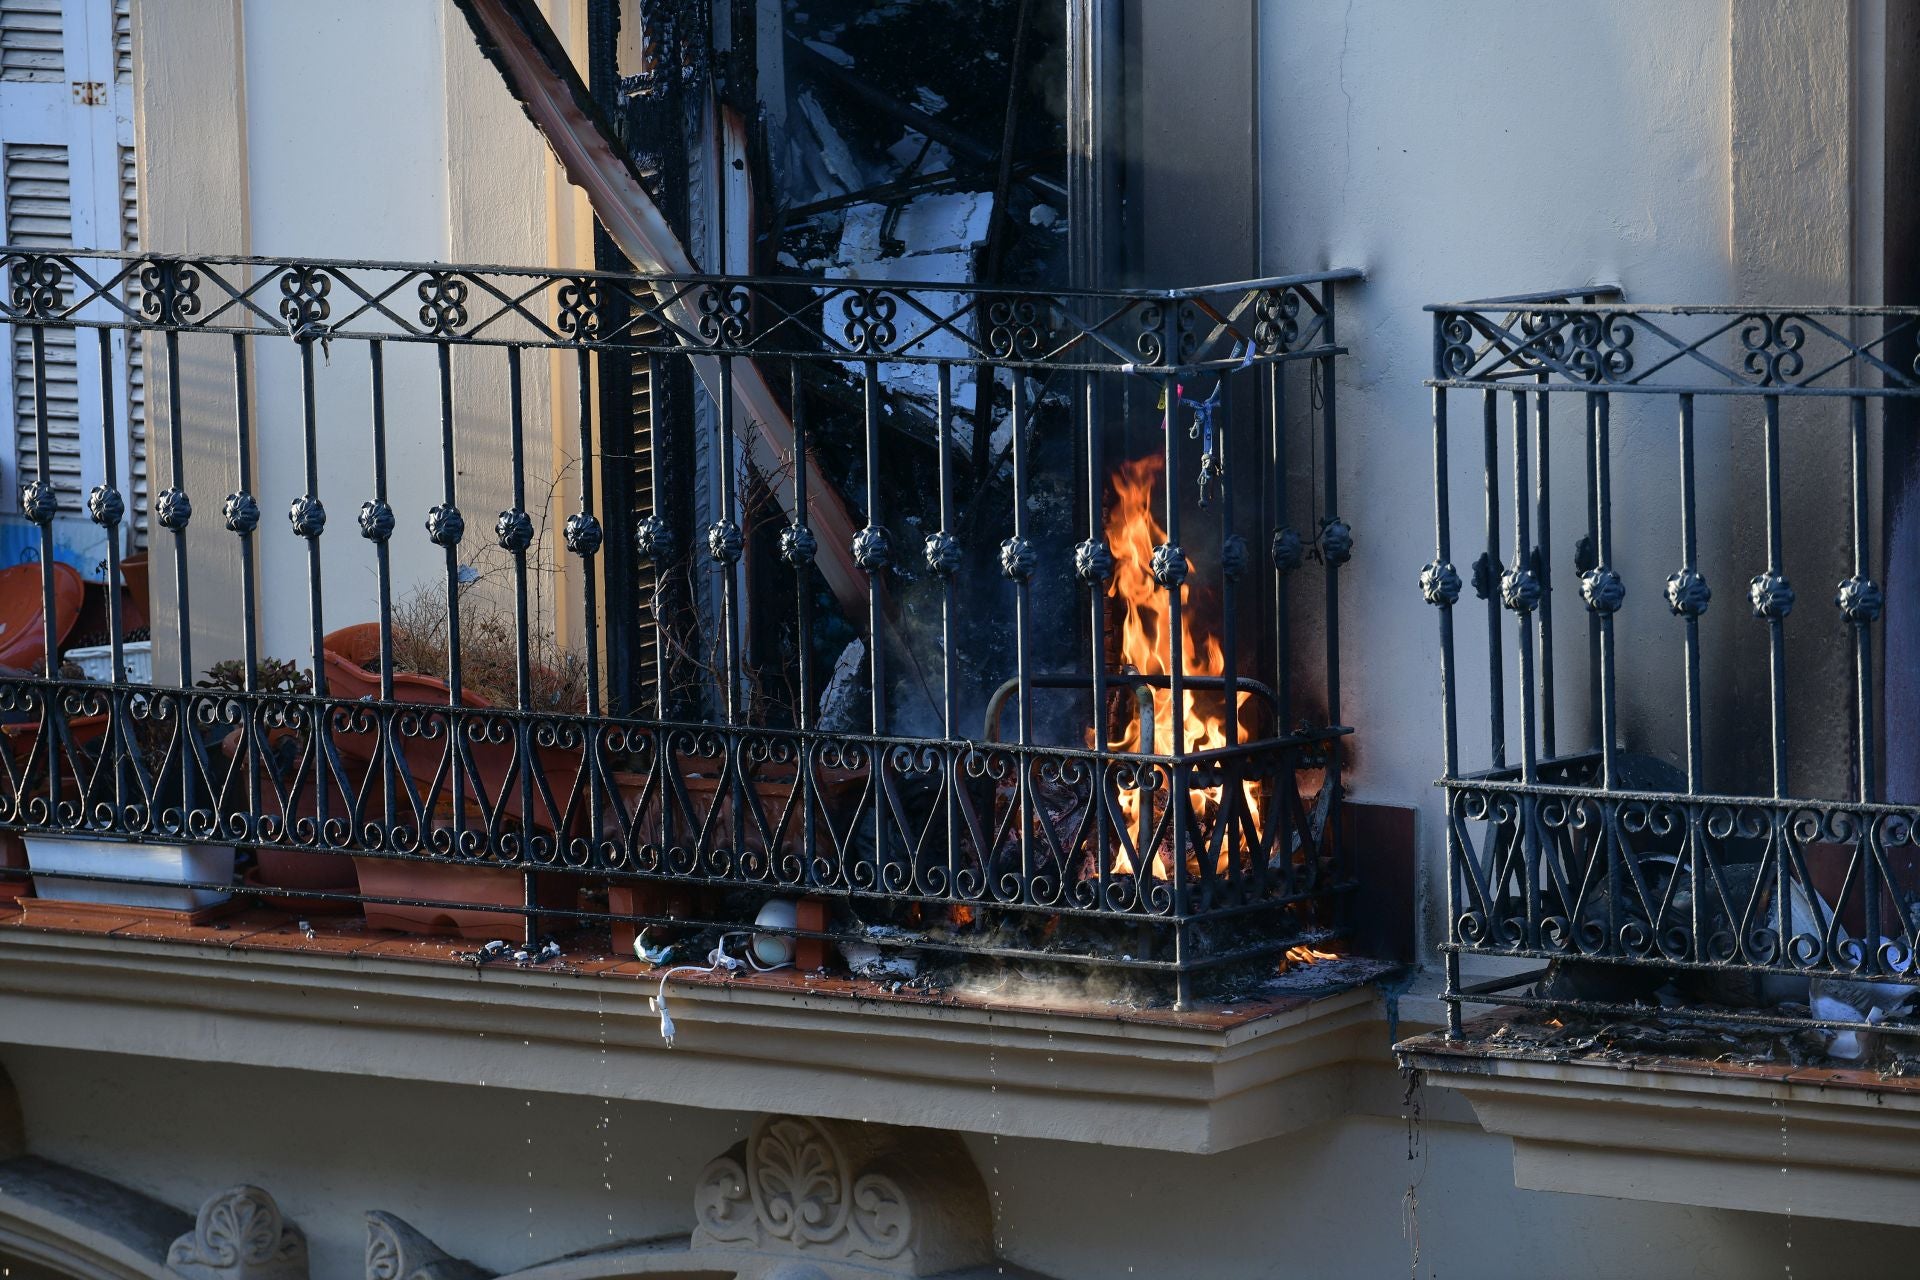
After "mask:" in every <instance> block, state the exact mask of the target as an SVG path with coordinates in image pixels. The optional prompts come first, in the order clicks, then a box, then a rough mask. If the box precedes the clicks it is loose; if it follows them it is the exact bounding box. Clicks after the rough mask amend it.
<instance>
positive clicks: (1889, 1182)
mask: <svg viewBox="0 0 1920 1280" xmlns="http://www.w3.org/2000/svg"><path fill="white" fill-rule="evenodd" d="M1396 1048H1397V1050H1398V1052H1399V1053H1400V1057H1401V1060H1402V1062H1404V1063H1406V1064H1407V1065H1408V1066H1411V1067H1413V1068H1416V1069H1417V1070H1419V1071H1420V1073H1421V1075H1422V1077H1423V1078H1424V1080H1425V1081H1426V1083H1427V1084H1429V1085H1437V1086H1441V1087H1444V1088H1447V1089H1452V1090H1455V1091H1457V1092H1458V1093H1460V1094H1461V1095H1462V1096H1464V1097H1465V1098H1466V1099H1467V1101H1468V1103H1469V1104H1471V1106H1472V1107H1473V1110H1474V1113H1475V1114H1476V1115H1477V1116H1478V1117H1479V1120H1480V1123H1481V1125H1482V1127H1483V1128H1485V1129H1486V1130H1487V1132H1489V1133H1495V1134H1500V1135H1503V1136H1505V1137H1509V1138H1511V1139H1512V1140H1513V1171H1514V1183H1515V1185H1516V1186H1520V1187H1525V1188H1528V1189H1530V1190H1535V1191H1566V1192H1575V1193H1582V1194H1587V1195H1602V1196H1614V1197H1618V1198H1621V1199H1627V1200H1651V1201H1656V1202H1662V1203H1671V1204H1690V1205H1700V1206H1704V1207H1708V1208H1718V1209H1745V1210H1752V1211H1756V1212H1763V1213H1781V1212H1786V1211H1788V1210H1791V1212H1793V1213H1794V1214H1796V1215H1804V1216H1808V1217H1816V1218H1837V1219H1843V1220H1848V1221H1856V1222H1882V1223H1891V1224H1894V1225H1898V1226H1920V1082H1917V1081H1912V1080H1897V1081H1896V1080H1887V1079H1883V1078H1881V1077H1879V1076H1877V1075H1875V1074H1873V1073H1871V1072H1866V1071H1857V1070H1840V1069H1822V1068H1801V1069H1795V1068H1791V1067H1772V1066H1746V1065H1742V1064H1726V1063H1709V1062H1704V1061H1694V1060H1672V1059H1669V1060H1654V1059H1648V1058H1644V1057H1625V1058H1617V1059H1608V1058H1592V1057H1576V1056H1569V1055H1560V1056H1548V1055H1545V1054H1540V1053H1531V1054H1529V1053H1521V1052H1513V1051H1510V1050H1509V1051H1490V1050H1489V1049H1488V1048H1486V1047H1484V1046H1480V1045H1476V1044H1475V1043H1474V1042H1473V1041H1472V1040H1470V1039H1469V1040H1463V1041H1448V1040H1447V1039H1446V1038H1445V1037H1444V1036H1442V1035H1439V1034H1435V1035H1429V1036H1423V1037H1421V1038H1419V1039H1416V1040H1408V1041H1404V1042H1402V1043H1401V1044H1400V1045H1398V1046H1396Z"/></svg>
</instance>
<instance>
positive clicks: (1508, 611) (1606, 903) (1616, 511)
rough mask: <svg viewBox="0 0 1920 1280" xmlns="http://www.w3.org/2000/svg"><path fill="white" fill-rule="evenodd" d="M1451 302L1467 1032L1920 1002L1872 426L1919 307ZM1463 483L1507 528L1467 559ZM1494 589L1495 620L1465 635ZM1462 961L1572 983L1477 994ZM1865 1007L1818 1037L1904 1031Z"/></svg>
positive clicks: (1450, 589)
mask: <svg viewBox="0 0 1920 1280" xmlns="http://www.w3.org/2000/svg"><path fill="white" fill-rule="evenodd" d="M1429 310H1430V311H1431V312H1432V313H1433V320H1434V375H1433V378H1432V380H1431V381H1430V383H1429V385H1430V386H1431V387H1432V388H1433V431H1434V477H1435V499H1436V507H1435V510H1436V526H1435V535H1436V542H1435V553H1434V558H1433V560H1432V561H1431V562H1430V563H1429V564H1427V566H1426V567H1425V569H1424V570H1423V571H1422V573H1421V577H1420V585H1421V590H1422V593H1423V594H1424V595H1425V597H1426V599H1427V600H1428V601H1429V602H1430V603H1432V604H1434V605H1436V606H1438V609H1439V619H1440V653H1441V664H1442V685H1443V688H1444V695H1443V696H1444V704H1443V705H1444V712H1443V714H1444V729H1443V733H1444V742H1443V748H1442V752H1443V754H1442V759H1443V761H1444V777H1443V778H1442V781H1441V785H1442V786H1443V787H1444V788H1445V791H1446V800H1447V869H1448V870H1447V885H1448V901H1447V928H1446V937H1445V942H1444V949H1445V959H1446V976H1447V991H1446V999H1447V1000H1448V1001H1449V1002H1450V1020H1451V1026H1452V1030H1453V1032H1454V1033H1455V1034H1458V1033H1459V1030H1460V1011H1461V1005H1462V1003H1463V1002H1495V1003H1502V1004H1509V1005H1522V1006H1526V1005H1533V1006H1539V1007H1545V1008H1551V1009H1554V1010H1563V1009H1568V1008H1575V1009H1586V1010H1590V1011H1598V1012H1602V1013H1606V1014H1610V1015H1622V1014H1624V1015H1633V1014H1641V1015H1644V1014H1645V1013H1646V1012H1647V1011H1648V1009H1650V1008H1660V1007H1666V1008H1675V1007H1678V1008H1682V1009H1685V1010H1687V1011H1689V1012H1690V1013H1694V1014H1699V1015H1701V1016H1710V1017H1715V1018H1720V1019H1724V1020H1727V1021H1730V1022H1734V1023H1742V1022H1744V1023H1749V1024H1754V1025H1757V1026H1761V1027H1767V1026H1773V1027H1779V1026H1782V1025H1786V1026H1792V1025H1795V1024H1796V1020H1798V1019H1804V1018H1807V1017H1808V1016H1809V1006H1810V1005H1811V1004H1813V1003H1814V1001H1813V999H1812V997H1814V996H1818V994H1819V992H1820V991H1821V990H1823V989H1830V990H1832V991H1834V992H1836V993H1837V994H1838V995H1840V996H1842V997H1851V996H1852V995H1855V994H1858V993H1859V992H1860V991H1861V990H1863V988H1862V987H1861V986H1860V985H1859V984H1858V983H1856V981H1855V980H1859V979H1867V980H1871V981H1873V982H1876V983H1894V984H1909V985H1911V984H1915V983H1920V971H1916V967H1915V964H1914V958H1915V948H1916V943H1917V942H1920V848H1916V847H1915V840H1916V834H1915V833H1916V828H1917V826H1920V810H1916V809H1914V808H1912V807H1910V806H1903V805H1897V804H1887V803H1883V800H1884V796H1883V795H1882V793H1881V785H1882V783H1881V779H1880V777H1879V775H1878V761H1879V759H1880V758H1881V755H1880V753H1881V741H1880V737H1881V733H1882V732H1883V728H1882V726H1881V725H1880V724H1879V723H1878V722H1879V718H1880V713H1881V709H1880V701H1879V694H1878V689H1879V688H1880V685H1879V684H1878V682H1877V680H1876V672H1875V664H1874V657H1873V632H1874V629H1875V624H1876V622H1878V621H1879V620H1880V619H1881V615H1882V613H1883V609H1884V607H1885V605H1886V598H1885V594H1884V593H1883V591H1882V588H1881V587H1880V586H1879V585H1878V584H1877V583H1876V582H1875V580H1874V577H1873V573H1874V564H1873V560H1874V555H1873V552H1874V549H1875V547H1876V545H1878V539H1879V525H1878V524H1877V523H1876V522H1874V521H1873V520H1871V519H1870V510H1871V507H1872V501H1871V500H1872V498H1873V486H1874V484H1875V479H1874V477H1875V475H1876V467H1875V466H1874V464H1873V461H1872V456H1871V453H1872V447H1873V445H1874V442H1875V441H1876V440H1877V439H1878V435H1877V433H1878V432H1879V431H1880V430H1881V429H1882V428H1883V426H1884V427H1885V429H1886V430H1888V431H1889V432H1892V431H1894V430H1896V427H1895V426H1893V425H1887V424H1890V423H1895V422H1897V421H1900V420H1901V419H1900V417H1899V415H1900V413H1901V412H1902V411H1903V410H1902V405H1903V404H1904V403H1906V402H1909V401H1910V400H1911V398H1912V397H1915V396H1920V378H1916V376H1915V372H1914V367H1913V356H1914V337H1915V334H1916V331H1917V330H1920V312H1916V311H1913V310H1896V309H1874V308H1824V309H1808V308H1781V307H1730V306H1728V307H1722V306H1701V307H1659V306H1639V305H1627V304H1625V303H1623V302H1621V301H1619V300H1618V297H1617V291H1614V290H1611V289H1600V288H1589V289H1584V290H1576V291H1572V292H1567V293H1555V294H1540V295H1535V296H1531V297H1521V298H1507V299H1497V300H1494V301H1492V302H1484V303H1467V304H1458V305H1445V306H1436V307H1431V308H1429ZM1463 407H1465V408H1467V410H1468V411H1469V413H1470V415H1471V421H1472V425H1473V429H1472V430H1471V432H1470V433H1469V436H1468V441H1467V442H1466V443H1465V447H1464V448H1463V447H1460V445H1461V442H1460V441H1459V440H1458V436H1459V434H1460V433H1459V432H1458V425H1459V419H1460V416H1461V413H1460V410H1461V409H1462V408H1463ZM1703 442H1704V443H1703ZM1468 474H1471V475H1472V476H1473V483H1474V486H1475V488H1476V490H1477V491H1478V493H1477V496H1478V498H1479V500H1480V503H1481V505H1482V515H1481V518H1480V519H1479V520H1478V521H1477V522H1476V524H1475V528H1474V531H1473V533H1472V535H1471V541H1470V542H1469V543H1468V545H1467V547H1466V549H1464V550H1457V549H1456V543H1455V532H1456V529H1457V528H1458V524H1457V522H1456V518H1455V512H1454V510H1453V505H1452V499H1453V495H1454V492H1455V491H1456V488H1457V486H1458V484H1459V482H1460V481H1461V480H1462V479H1463V478H1464V476H1465V475H1468ZM1556 497H1558V498H1559V500H1560V508H1561V509H1560V510H1559V511H1556V510H1555V505H1556ZM1570 497H1577V500H1578V506H1577V507H1576V508H1575V510H1574V511H1573V512H1572V513H1571V520H1569V518H1568V517H1569V513H1568V512H1567V511H1566V509H1565V504H1566V500H1567V499H1568V498H1570ZM1569 524H1571V525H1572V526H1573V528H1572V529H1571V530H1569V528H1568V525H1569ZM1456 557H1474V559H1473V560H1472V562H1471V564H1468V563H1467V562H1466V561H1465V560H1464V559H1462V560H1459V561H1457V560H1456ZM1790 569H1792V570H1793V571H1794V577H1793V579H1792V580H1790V579H1789V576H1788V574H1789V570H1790ZM1568 571H1571V573H1572V574H1573V575H1574V576H1573V580H1572V583H1571V585H1573V586H1574V587H1575V588H1576V589H1577V592H1578V602H1577V603H1576V602H1575V601H1574V600H1573V599H1572V598H1569V599H1567V600H1566V601H1565V602H1564V603H1560V601H1559V595H1558V588H1559V582H1560V575H1561V574H1562V573H1564V572H1568ZM1731 575H1737V577H1736V578H1735V585H1736V586H1737V587H1738V588H1739V589H1737V590H1735V591H1733V592H1728V591H1727V590H1726V585H1725V584H1726V583H1727V578H1728V577H1729V576H1731ZM1809 578H1811V579H1812V580H1813V581H1817V582H1820V583H1821V584H1822V586H1823V587H1824V586H1827V585H1828V584H1830V583H1834V582H1837V583H1838V586H1837V587H1833V588H1830V590H1831V594H1829V592H1828V591H1821V592H1818V593H1817V594H1816V593H1813V592H1809V591H1807V589H1806V586H1805V583H1806V582H1807V580H1808V579H1809ZM1663 580H1664V581H1663ZM1710 580H1711V582H1712V586H1711V587H1710V586H1709V582H1710ZM1636 581H1637V582H1639V583H1640V584H1641V585H1636V586H1634V587H1633V588H1632V589H1631V591H1630V590H1629V588H1628V584H1629V582H1636ZM1469 584H1470V588H1471V590H1472V591H1473V592H1474V593H1475V595H1477V596H1478V598H1479V601H1480V603H1479V604H1478V605H1475V606H1473V607H1472V613H1473V614H1475V615H1480V616H1481V617H1483V618H1484V630H1482V629H1481V627H1480V626H1479V625H1478V624H1476V623H1472V622H1465V623H1463V622H1462V620H1461V619H1460V618H1459V616H1458V615H1459V614H1460V612H1461V605H1460V601H1461V596H1462V594H1463V591H1464V590H1466V589H1468V587H1469ZM1796 585H1797V586H1798V590H1799V591H1800V592H1802V593H1804V594H1802V595H1799V596H1797V595H1796ZM1728 596H1732V597H1733V599H1732V600H1731V601H1728V602H1727V603H1725V604H1721V606H1720V608H1719V609H1718V610H1716V611H1714V612H1713V613H1709V611H1708V606H1709V603H1710V602H1714V603H1718V602H1720V601H1727V598H1728ZM1820 597H1824V599H1823V598H1820ZM1632 600H1638V601H1639V602H1640V603H1639V604H1638V605H1637V606H1633V605H1630V603H1629V602H1630V601H1632ZM1828 601H1831V606H1832V607H1831V608H1830V609H1829V608H1828V607H1827V602H1828ZM1796 603H1799V604H1800V605H1801V606H1802V607H1800V608H1798V609H1796V607H1795V606H1796ZM1897 607H1898V603H1897V602H1896V608H1897ZM1574 610H1577V611H1579V613H1584V622H1583V623H1580V622H1579V619H1578V617H1577V615H1575V614H1571V613H1570V611H1574ZM1739 615H1750V618H1751V620H1750V621H1747V620H1743V619H1742V617H1741V616H1739ZM1789 615H1791V620H1789ZM1556 621H1558V622H1559V624H1560V629H1559V631H1558V634H1557V635H1556V626H1555V624H1556ZM1569 622H1576V623H1577V624H1578V625H1579V626H1580V630H1579V631H1578V632H1576V633H1575V634H1576V637H1577V638H1576V640H1575V643H1574V644H1573V645H1569V644H1567V640H1568V638H1569V637H1568V634H1567V631H1566V629H1565V628H1566V626H1567V624H1568V623H1569ZM1462 625H1465V626H1470V627H1471V628H1472V630H1473V631H1474V632H1475V633H1476V635H1475V638H1476V640H1477V639H1478V638H1479V636H1482V635H1483V636H1484V644H1485V649H1484V656H1485V663H1484V666H1482V665H1480V664H1479V662H1478V660H1477V658H1476V659H1472V660H1469V659H1466V658H1465V656H1464V655H1463V653H1462V651H1461V645H1462V643H1463V639H1462V634H1461V633H1460V632H1459V631H1458V630H1457V628H1458V627H1460V626H1462ZM1556 642H1557V643H1556ZM1790 654H1791V655H1792V658H1793V661H1792V662H1789V660H1788V659H1789V655H1790ZM1509 659H1511V665H1510V666H1509ZM1582 668H1584V671H1583V670H1582ZM1476 715H1484V717H1485V720H1484V723H1485V724H1486V726H1487V736H1486V748H1485V752H1484V754H1481V755H1478V756H1477V757H1475V758H1473V759H1465V758H1463V757H1462V755H1461V751H1460V741H1459V738H1460V731H1461V725H1462V723H1463V718H1465V719H1471V718H1473V717H1474V716H1476ZM1463 954H1472V955H1476V956H1489V957H1503V958H1520V959H1533V960H1545V961H1549V962H1552V964H1550V966H1549V967H1548V968H1547V969H1545V970H1540V969H1531V970H1528V971H1527V972H1524V973H1520V972H1517V971H1513V970H1509V971H1508V976H1501V977H1494V978H1489V979H1487V980H1485V981H1483V982H1479V983H1476V984H1474V985H1472V986H1464V985H1463V983H1462V979H1461V957H1462V955H1463ZM1782 979H1786V980H1787V981H1784V982H1783V981H1781V980H1782ZM1822 983H1832V984H1837V985H1835V986H1833V987H1831V988H1823V987H1822V986H1821V985H1820V984H1822ZM1810 984H1811V985H1810ZM1882 1002H1883V1003H1888V1004H1892V1005H1898V1004H1900V1003H1901V1002H1900V1001H1898V1000H1891V1001H1882ZM1855 1007H1856V1008H1857V1014H1854V1015H1850V1014H1848V1013H1846V1012H1841V1011H1838V1006H1832V1005H1828V1006H1824V1008H1823V1009H1815V1010H1813V1013H1814V1015H1815V1016H1814V1017H1813V1020H1814V1021H1816V1022H1820V1023H1822V1024H1823V1025H1827V1026H1834V1027H1839V1026H1856V1027H1858V1026H1865V1025H1867V1023H1868V1022H1869V1021H1878V1020H1879V1019H1878V1015H1877V1014H1876V1013H1875V1012H1874V1011H1873V1010H1872V1009H1871V1008H1870V1007H1869V1004H1867V1003H1856V1005H1855ZM1895 1021H1898V1019H1897V1018H1896V1019H1895ZM1801 1025H1804V1024H1801Z"/></svg>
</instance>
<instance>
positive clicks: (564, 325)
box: [554, 276, 601, 342]
mask: <svg viewBox="0 0 1920 1280" xmlns="http://www.w3.org/2000/svg"><path fill="white" fill-rule="evenodd" d="M555 298H556V301H557V303H558V305H557V306H556V307H555V314H554V324H555V325H557V326H558V327H559V329H560V332H561V333H564V334H568V335H570V336H571V337H573V338H574V339H575V340H577V341H579V342H597V341H599V338H600V333H601V319H600V314H601V312H600V307H601V299H600V282H599V281H597V280H595V279H593V278H592V277H591V276H576V277H574V278H573V279H571V280H569V281H568V282H567V283H565V284H563V285H561V286H560V288H559V291H558V293H557V294H556V295H555Z"/></svg>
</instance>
